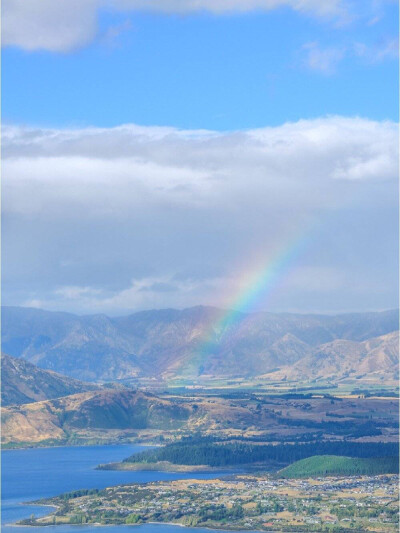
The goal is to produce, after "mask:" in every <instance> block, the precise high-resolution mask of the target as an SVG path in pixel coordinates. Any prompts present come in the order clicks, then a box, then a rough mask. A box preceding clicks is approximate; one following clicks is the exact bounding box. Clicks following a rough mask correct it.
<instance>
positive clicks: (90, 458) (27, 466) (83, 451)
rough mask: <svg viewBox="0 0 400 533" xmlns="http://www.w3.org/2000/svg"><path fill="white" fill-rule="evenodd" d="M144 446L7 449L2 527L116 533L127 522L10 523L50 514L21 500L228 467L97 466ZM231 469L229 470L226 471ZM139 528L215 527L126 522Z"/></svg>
mask: <svg viewBox="0 0 400 533" xmlns="http://www.w3.org/2000/svg"><path fill="white" fill-rule="evenodd" d="M143 449H145V447H143V446H76V447H75V446H74V447H60V448H36V449H26V450H4V451H3V452H2V454H1V457H2V476H1V477H2V519H1V522H2V528H1V530H2V532H3V533H80V532H82V533H90V532H94V531H96V533H99V531H100V532H101V531H103V530H104V531H106V532H107V533H115V532H116V531H121V529H122V526H107V527H106V528H104V529H101V530H100V529H99V527H98V526H90V525H88V526H47V527H35V528H34V529H32V528H31V527H18V528H15V527H13V526H11V525H10V524H11V523H13V522H15V521H17V520H20V519H22V518H28V517H29V516H30V515H31V514H32V513H34V514H35V515H36V516H39V515H43V514H47V513H48V512H49V509H48V508H47V509H46V508H45V507H33V506H30V505H29V506H27V505H21V503H23V502H27V501H32V500H37V499H39V498H44V497H48V496H55V495H58V494H61V493H63V492H68V491H71V490H76V489H89V488H99V489H101V488H104V487H108V486H111V485H119V484H123V483H146V482H149V481H157V480H168V479H171V480H172V479H188V478H196V479H210V478H213V477H218V476H219V475H223V473H222V472H221V473H218V472H213V473H199V472H193V473H191V472H185V473H180V472H179V473H174V472H119V471H115V472H114V471H111V470H95V467H96V466H97V465H98V464H99V463H109V462H114V461H120V460H122V459H124V458H125V457H127V456H128V455H131V454H132V453H137V452H140V451H142V450H143ZM225 475H226V472H225ZM132 528H134V530H135V532H136V533H175V532H179V533H183V532H184V533H202V532H203V533H206V532H207V533H210V530H209V529H200V528H195V529H194V528H184V529H182V528H181V527H179V526H174V525H171V526H169V525H162V524H144V525H141V526H123V530H124V531H127V530H129V529H132Z"/></svg>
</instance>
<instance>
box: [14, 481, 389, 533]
mask: <svg viewBox="0 0 400 533" xmlns="http://www.w3.org/2000/svg"><path fill="white" fill-rule="evenodd" d="M398 481H399V477H398V476H397V475H376V476H346V477H317V478H309V479H283V478H280V477H277V476H276V475H269V474H259V475H253V474H252V475H249V474H238V475H234V476H233V475H231V476H227V477H225V478H221V479H213V480H193V479H191V480H178V481H167V482H153V483H147V484H131V485H121V486H116V487H110V488H106V489H103V490H97V489H91V490H80V491H75V492H71V493H68V494H64V495H61V496H59V497H55V498H49V499H45V500H40V501H39V502H35V503H40V504H46V505H52V506H54V507H55V508H56V510H55V511H54V512H53V513H52V514H50V515H48V516H46V517H43V518H38V519H36V518H35V517H34V516H33V515H32V516H31V518H30V519H28V520H24V521H22V522H21V524H25V525H26V524H29V525H37V526H39V525H50V524H54V525H55V524H66V523H69V524H140V523H146V522H147V523H148V522H164V523H176V524H181V525H186V526H191V527H196V526H199V527H200V526H201V527H209V528H214V529H232V530H240V529H241V530H264V531H297V532H299V531H318V532H321V531H332V532H348V531H349V532H350V531H351V532H360V531H371V532H382V533H383V532H387V533H389V532H394V531H397V530H398V518H399V515H398V504H397V502H398Z"/></svg>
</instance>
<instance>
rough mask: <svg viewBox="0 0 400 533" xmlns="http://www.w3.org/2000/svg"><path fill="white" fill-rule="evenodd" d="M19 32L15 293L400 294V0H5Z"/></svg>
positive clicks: (12, 300) (235, 303)
mask: <svg viewBox="0 0 400 533" xmlns="http://www.w3.org/2000/svg"><path fill="white" fill-rule="evenodd" d="M2 45H3V48H2V74H3V76H2V119H3V120H2V122H3V147H2V155H3V181H2V247H3V254H2V256H3V260H2V302H3V304H4V305H23V306H33V307H41V308H45V309H50V310H63V311H64V310H65V311H71V312H76V313H79V314H86V313H107V314H110V315H117V314H127V313H129V312H133V311H138V310H141V309H153V308H166V307H174V308H184V307H189V306H193V305H200V304H201V305H215V306H220V307H225V308H230V307H239V310H241V309H240V306H241V305H242V303H241V302H244V301H251V306H250V307H249V306H247V307H246V309H245V310H246V311H260V310H265V311H276V312H277V311H279V312H303V313H310V312H312V313H339V312H353V311H368V310H383V309H389V308H394V307H398V229H397V227H398V203H397V198H398V183H397V176H398V101H397V95H398V3H397V1H394V0H393V1H392V0H352V1H351V0H325V1H324V2H321V1H320V0H146V1H145V0H113V1H112V2H111V1H110V0H85V1H84V2H82V1H81V0H57V2H54V0H3V2H2ZM250 293H251V295H252V297H251V299H250V298H246V295H249V294H250Z"/></svg>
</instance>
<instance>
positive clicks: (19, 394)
mask: <svg viewBox="0 0 400 533" xmlns="http://www.w3.org/2000/svg"><path fill="white" fill-rule="evenodd" d="M1 378H2V387H1V404H2V406H6V405H12V404H24V403H29V402H36V401H40V400H48V399H51V398H59V397H60V396H67V395H69V394H75V393H78V392H84V391H88V390H93V389H95V388H96V387H95V386H94V385H89V384H88V383H83V382H82V381H78V380H75V379H72V378H67V377H65V376H61V375H60V374H56V373H55V372H51V371H48V370H42V369H40V368H38V367H37V366H35V365H32V364H31V363H28V362H27V361H24V360H23V359H17V358H15V357H11V356H9V355H5V354H2V355H1Z"/></svg>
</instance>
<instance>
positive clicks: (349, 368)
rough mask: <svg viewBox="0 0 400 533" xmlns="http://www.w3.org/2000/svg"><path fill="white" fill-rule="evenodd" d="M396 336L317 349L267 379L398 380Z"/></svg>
mask: <svg viewBox="0 0 400 533" xmlns="http://www.w3.org/2000/svg"><path fill="white" fill-rule="evenodd" d="M398 366H399V332H398V331H395V332H393V333H388V334H386V335H382V336H380V337H375V338H373V339H369V340H367V341H364V342H356V341H350V340H335V341H332V342H329V343H326V344H322V345H321V346H318V347H317V348H316V349H314V350H313V352H312V353H311V354H310V355H307V356H306V357H304V358H302V359H300V360H299V361H297V362H296V363H295V364H294V365H286V366H284V367H282V368H281V369H279V370H278V371H276V372H272V373H271V374H270V377H271V379H280V380H282V379H288V380H293V381H298V380H300V379H304V376H307V378H308V379H318V378H319V379H327V378H329V379H333V380H340V379H345V378H353V379H362V378H369V379H371V378H374V377H375V378H376V379H378V380H379V379H380V380H381V381H389V380H393V379H398V375H399V369H398Z"/></svg>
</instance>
